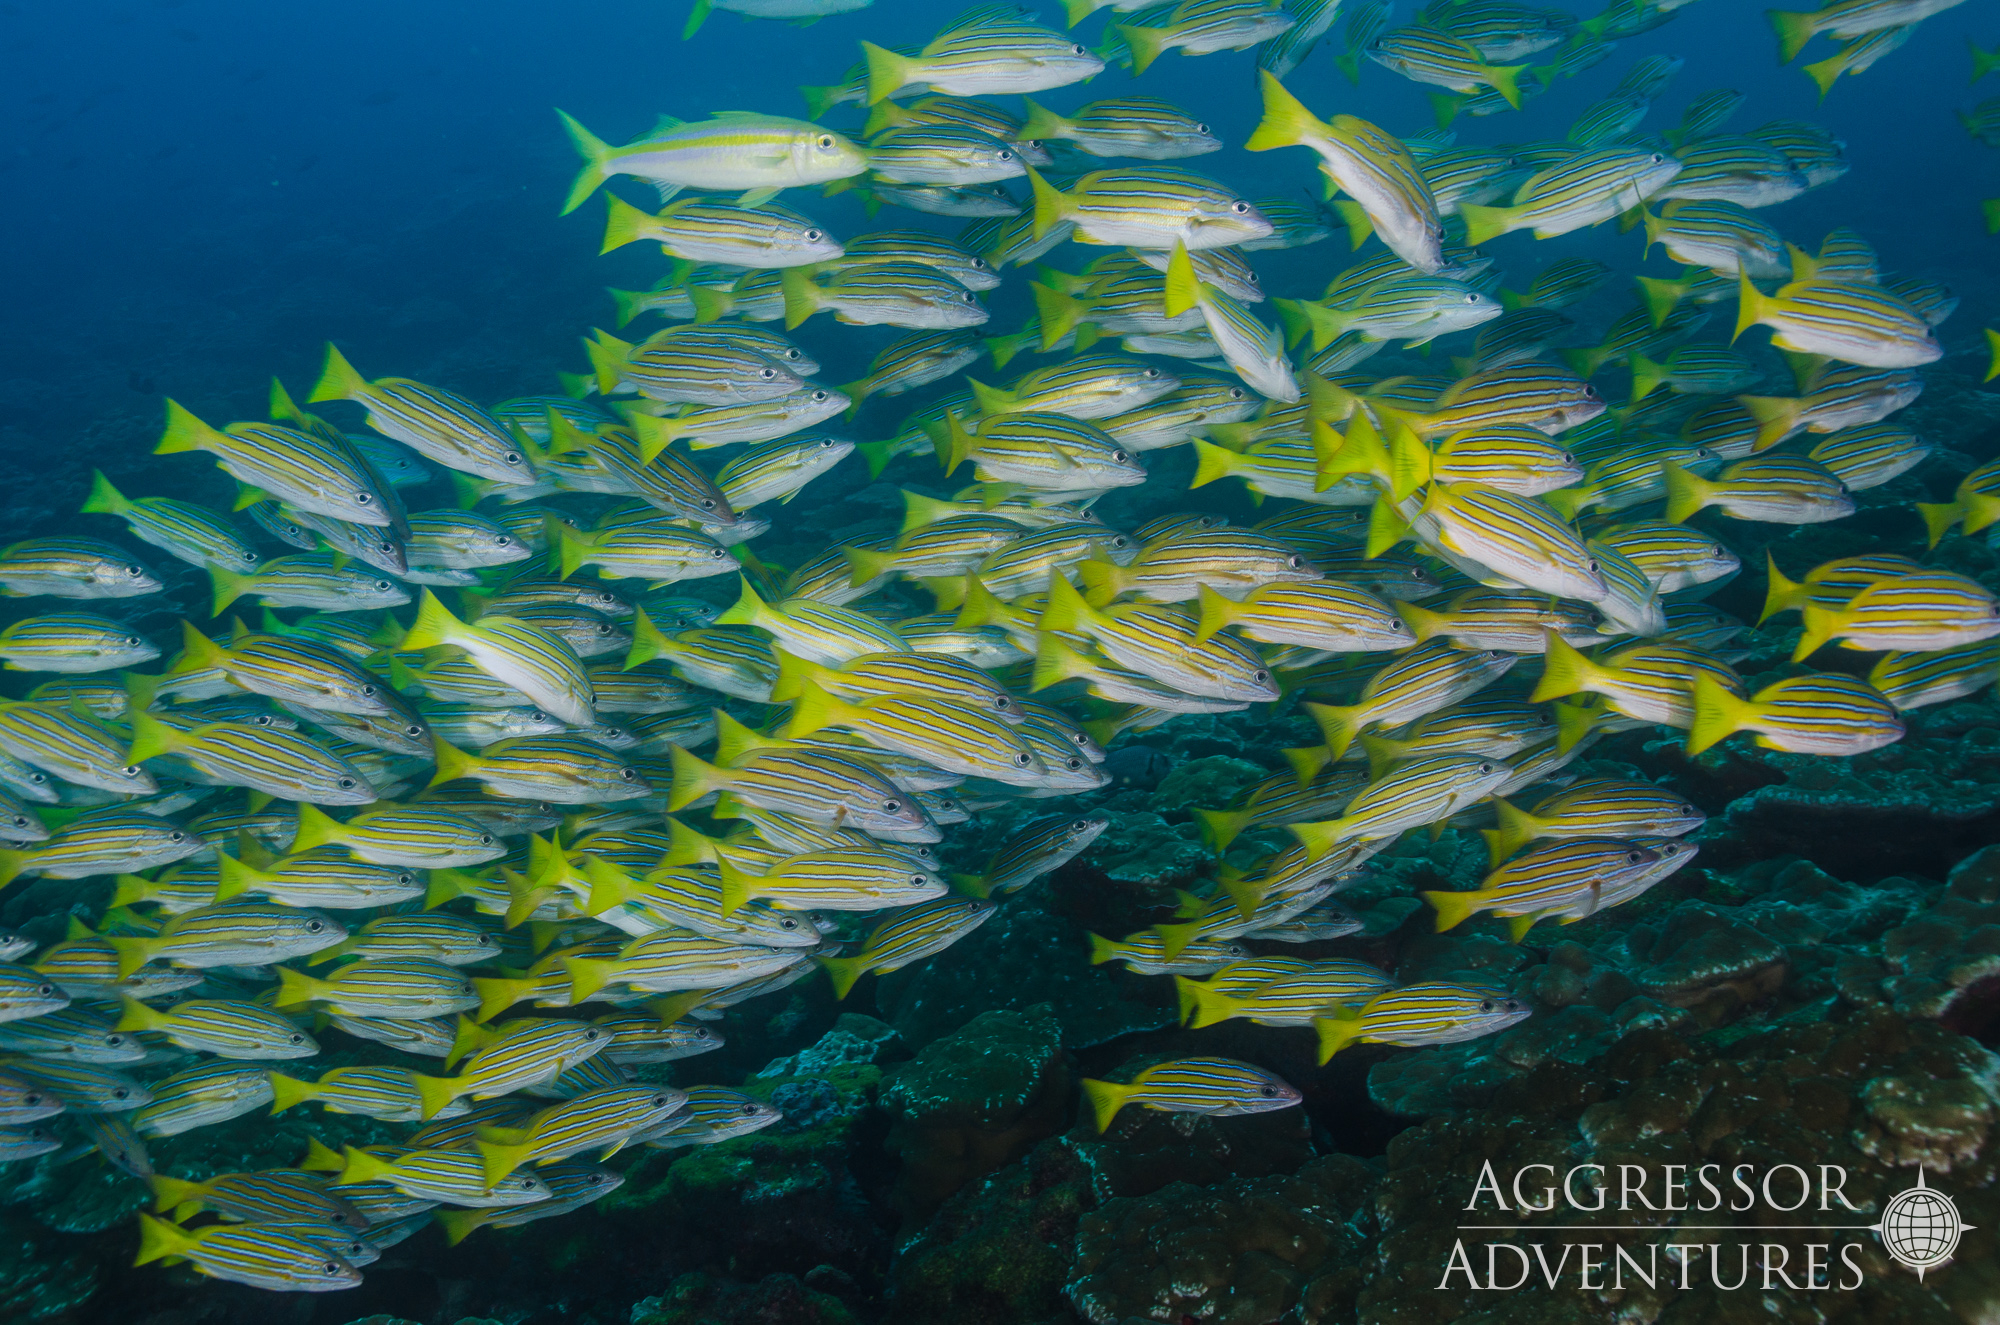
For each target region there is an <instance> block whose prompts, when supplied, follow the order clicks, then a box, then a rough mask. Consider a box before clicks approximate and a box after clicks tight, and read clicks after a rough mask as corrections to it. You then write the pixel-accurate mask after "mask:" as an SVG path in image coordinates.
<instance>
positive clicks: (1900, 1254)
mask: <svg viewBox="0 0 2000 1325" xmlns="http://www.w3.org/2000/svg"><path fill="white" fill-rule="evenodd" d="M1972 1227H1973V1226H1972V1225H1970V1224H1967V1223H1965V1222H1964V1221H1963V1220H1962V1219H1960V1218H1959V1214H1958V1206H1957V1205H1956V1204H1955V1203H1954V1202H1953V1201H1952V1199H1951V1198H1950V1197H1949V1196H1946V1195H1945V1194H1944V1193H1943V1192H1941V1191H1938V1190H1937V1189H1936V1188H1934V1187H1926V1186H1925V1185H1924V1171H1923V1168H1922V1167H1921V1166H1919V1167H1918V1169H1917V1185H1916V1186H1914V1187H1911V1188H1908V1189H1907V1190H1905V1191H1900V1192H1897V1193H1896V1194H1895V1195H1894V1196H1892V1197H1890V1198H1889V1203H1888V1204H1887V1205H1885V1206H1883V1207H1882V1219H1881V1222H1880V1223H1878V1224H1876V1225H1875V1233H1876V1236H1877V1237H1880V1238H1881V1239H1882V1246H1883V1248H1884V1249H1885V1250H1887V1251H1888V1253H1889V1254H1890V1255H1891V1256H1893V1257H1895V1259H1896V1261H1897V1263H1898V1264H1900V1265H1903V1266H1905V1267H1906V1268H1908V1269H1912V1270H1915V1271H1916V1272H1917V1278H1919V1279H1922V1278H1923V1277H1924V1271H1925V1270H1935V1269H1937V1268H1938V1267H1939V1266H1941V1265H1944V1264H1945V1263H1946V1262H1948V1261H1950V1260H1951V1258H1952V1254H1953V1253H1954V1252H1956V1251H1957V1250H1958V1239H1959V1237H1960V1236H1961V1235H1962V1234H1964V1233H1965V1232H1966V1231H1967V1230H1968V1229H1970V1228H1972Z"/></svg>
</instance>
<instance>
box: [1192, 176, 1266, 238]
mask: <svg viewBox="0 0 2000 1325" xmlns="http://www.w3.org/2000/svg"><path fill="white" fill-rule="evenodd" d="M1187 225H1188V230H1189V236H1188V239H1187V241H1186V242H1187V246H1188V249H1189V250H1190V251H1193V250H1195V249H1203V248H1228V247H1229V246H1231V245H1233V244H1243V243H1248V242H1249V241H1251V240H1255V239H1263V238H1265V237H1267V236H1269V235H1272V234H1275V233H1277V229H1278V228H1277V227H1276V226H1274V225H1272V224H1271V222H1270V220H1269V218H1267V217H1266V216H1265V215H1264V213H1262V212H1260V211H1258V210H1257V204H1255V203H1253V202H1251V201H1250V200H1249V199H1248V198H1239V197H1237V196H1236V195H1235V194H1232V193H1226V192H1224V191H1222V190H1219V189H1218V190H1210V191H1205V192H1203V193H1201V194H1200V195H1198V196H1197V197H1195V198H1193V199H1191V200H1190V202H1189V210H1188V215H1187Z"/></svg>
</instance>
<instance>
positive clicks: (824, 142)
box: [815, 133, 833, 152]
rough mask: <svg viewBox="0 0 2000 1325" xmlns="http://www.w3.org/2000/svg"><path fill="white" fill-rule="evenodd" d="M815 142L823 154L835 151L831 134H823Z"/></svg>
mask: <svg viewBox="0 0 2000 1325" xmlns="http://www.w3.org/2000/svg"><path fill="white" fill-rule="evenodd" d="M815 142H816V145H817V146H818V147H819V150H820V151H822V152H830V151H832V150H833V135H832V134H830V133H823V134H821V135H820V136H819V137H818V138H817V139H816V140H815Z"/></svg>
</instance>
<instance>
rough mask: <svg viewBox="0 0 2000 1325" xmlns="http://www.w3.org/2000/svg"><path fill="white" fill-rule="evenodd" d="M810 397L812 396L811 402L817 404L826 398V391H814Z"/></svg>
mask: <svg viewBox="0 0 2000 1325" xmlns="http://www.w3.org/2000/svg"><path fill="white" fill-rule="evenodd" d="M812 398H813V403H815V404H818V403H820V402H822V401H824V400H825V399H826V392H824V391H815V392H813V394H812Z"/></svg>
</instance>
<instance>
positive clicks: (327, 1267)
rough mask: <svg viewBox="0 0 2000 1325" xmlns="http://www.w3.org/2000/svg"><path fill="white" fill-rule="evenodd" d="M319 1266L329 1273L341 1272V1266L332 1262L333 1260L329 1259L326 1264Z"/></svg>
mask: <svg viewBox="0 0 2000 1325" xmlns="http://www.w3.org/2000/svg"><path fill="white" fill-rule="evenodd" d="M319 1268H320V1269H322V1270H325V1271H326V1272H327V1273H328V1274H339V1273H340V1266H338V1265H336V1264H335V1263H334V1262H332V1261H328V1262H326V1263H325V1264H324V1265H322V1266H320V1267H319Z"/></svg>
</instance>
